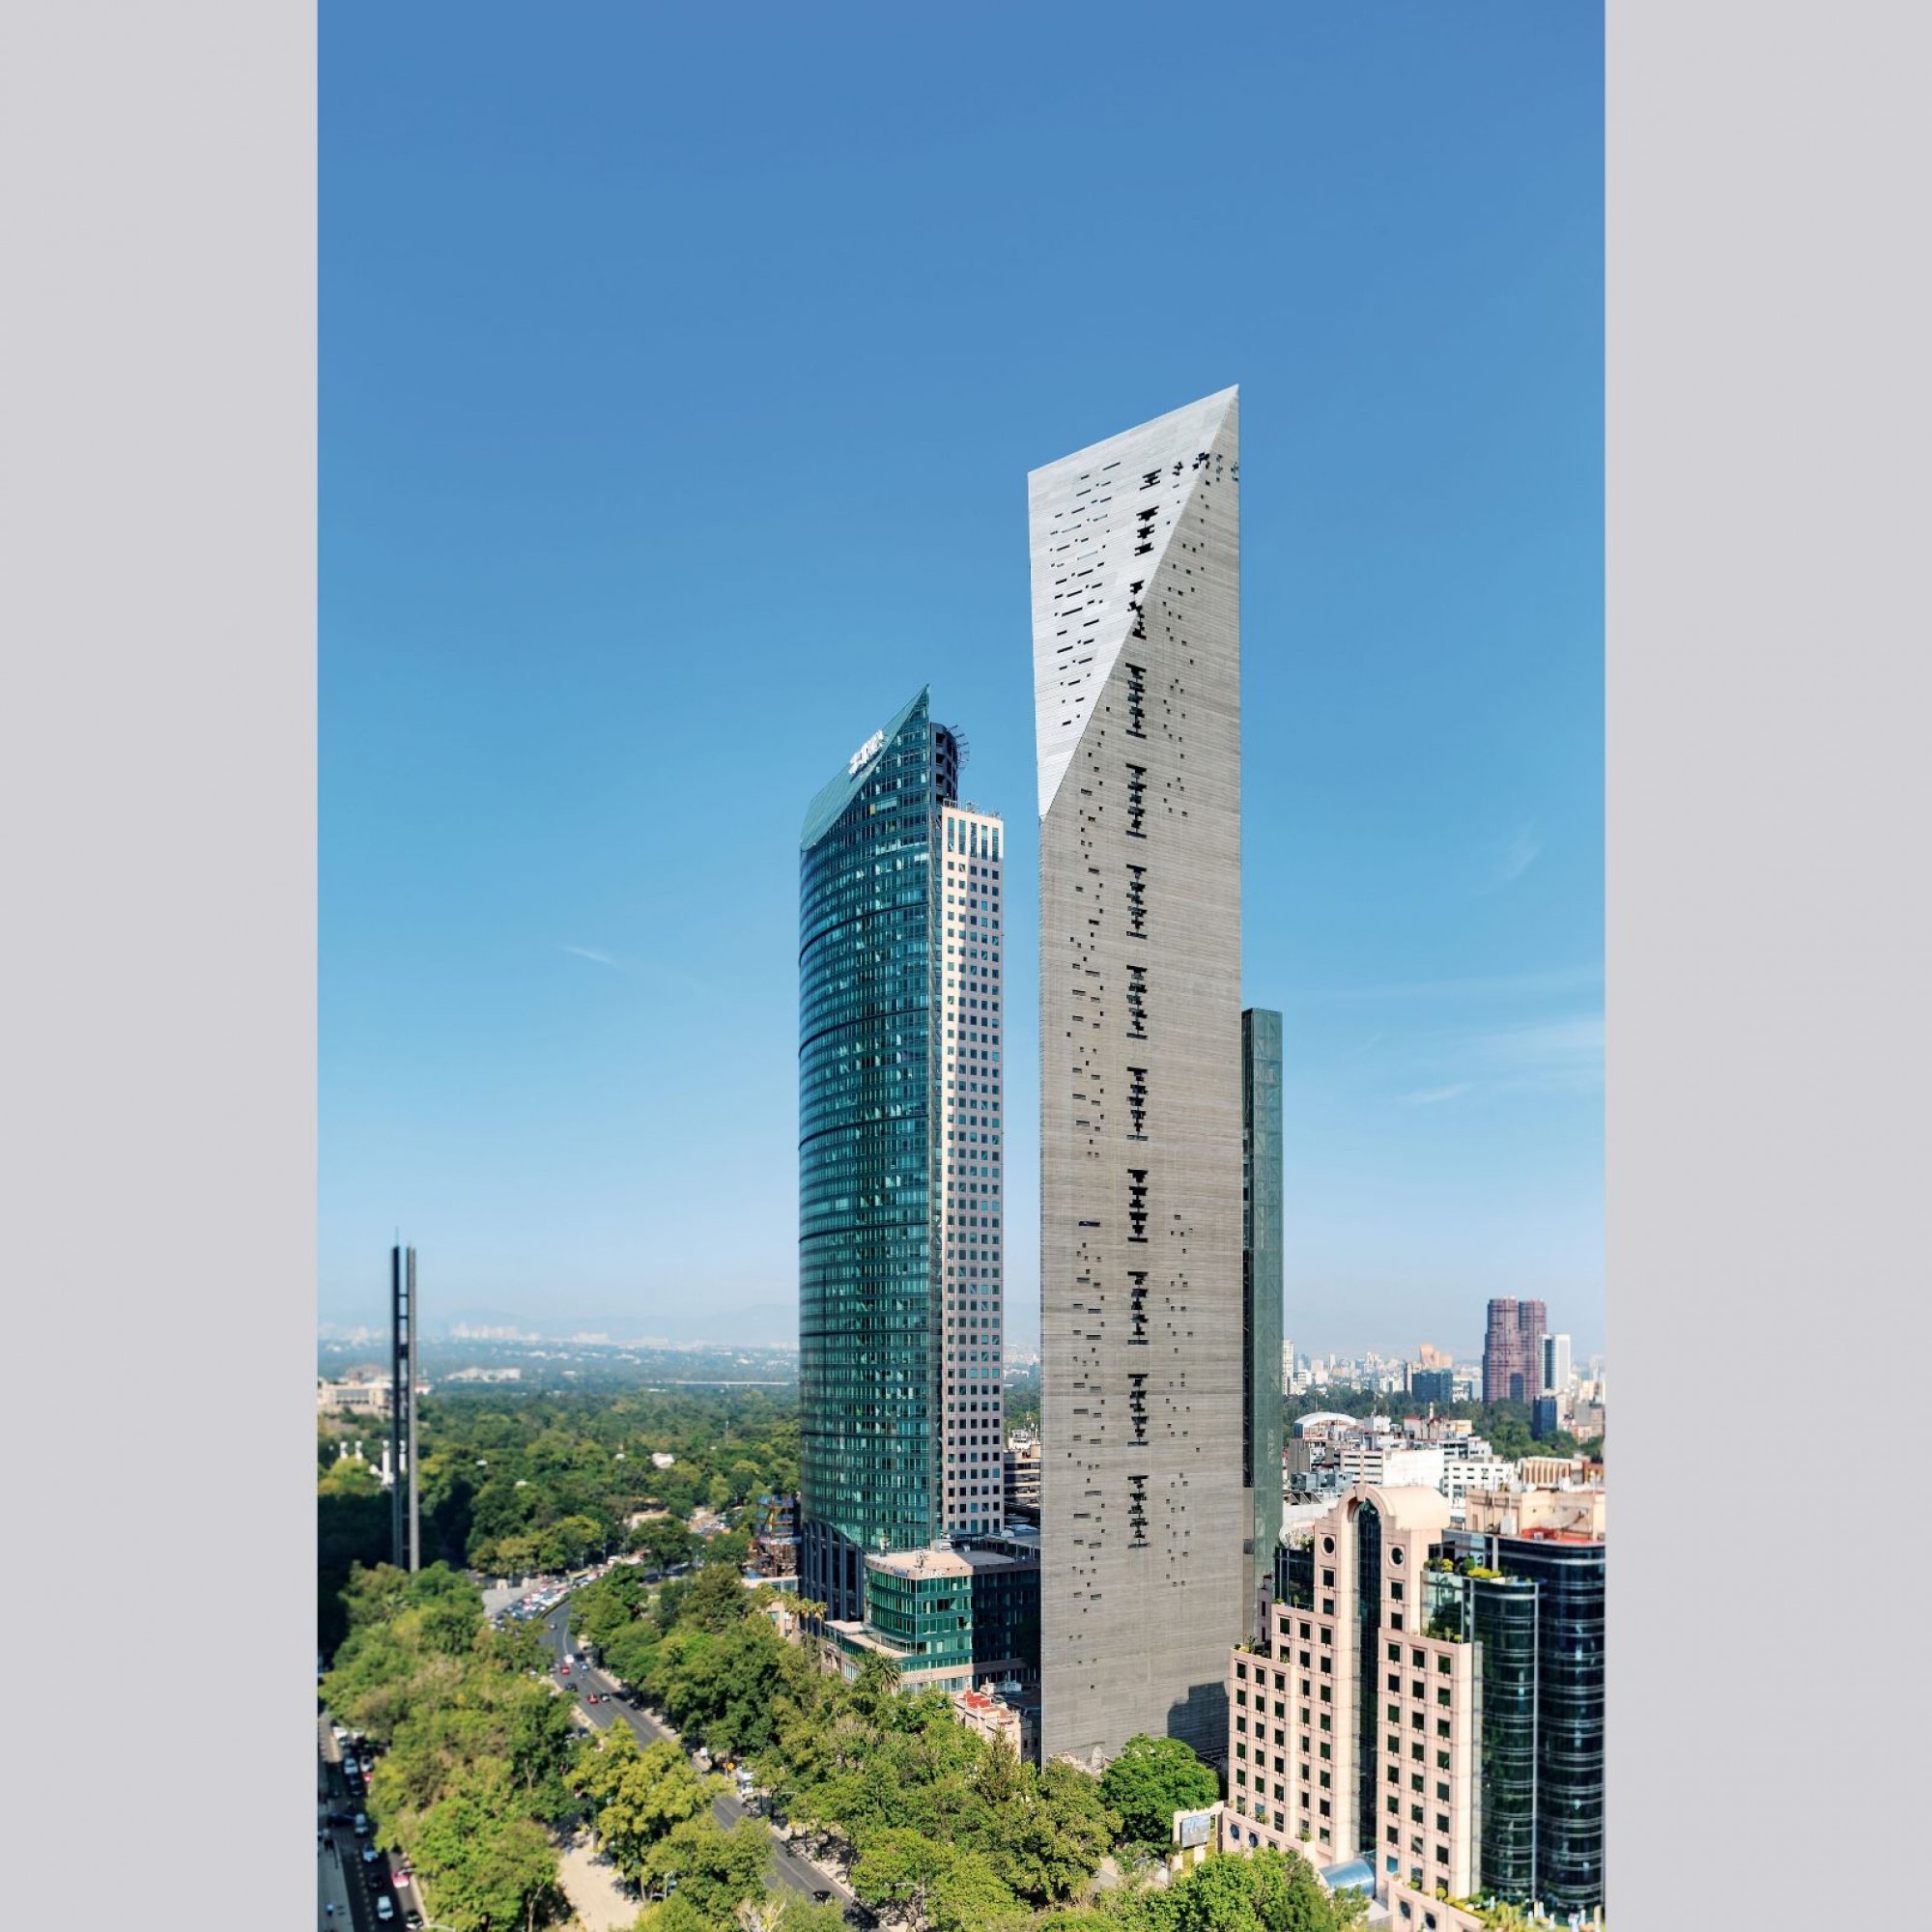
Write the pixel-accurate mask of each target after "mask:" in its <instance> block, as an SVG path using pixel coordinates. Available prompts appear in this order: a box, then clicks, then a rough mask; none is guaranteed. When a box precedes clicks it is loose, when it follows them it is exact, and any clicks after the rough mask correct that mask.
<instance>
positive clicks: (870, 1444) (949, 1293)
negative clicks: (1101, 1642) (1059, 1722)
mask: <svg viewBox="0 0 1932 1932" xmlns="http://www.w3.org/2000/svg"><path fill="white" fill-rule="evenodd" d="M960 754H961V753H960V743H959V739H958V737H957V735H956V734H955V733H954V732H953V731H952V729H950V728H949V727H948V726H946V725H935V724H934V723H933V722H932V718H931V713H930V709H929V705H928V699H927V694H926V693H925V692H923V691H922V692H921V693H920V694H919V696H916V697H915V698H914V699H913V700H912V701H911V702H910V703H909V704H907V705H906V706H905V707H904V708H903V709H902V710H901V711H900V712H899V713H898V715H897V716H896V717H895V718H894V719H893V720H892V721H891V723H890V724H888V725H885V726H884V728H883V729H881V730H879V731H876V732H874V733H873V734H872V735H871V736H870V737H869V738H867V740H866V742H865V743H864V744H863V745H862V746H861V747H860V748H859V749H858V751H857V752H855V753H853V754H852V756H851V757H850V758H849V759H847V760H846V762H845V764H844V765H843V767H842V768H841V769H840V771H839V772H838V775H837V776H836V777H835V778H834V779H833V780H832V781H831V782H830V783H828V784H827V785H826V786H825V787H824V788H823V789H822V790H821V791H820V792H819V794H818V796H817V797H816V798H814V799H813V800H812V802H811V805H810V810H808V811H807V813H806V819H805V829H804V833H803V835H802V837H801V839H800V858H799V1396H800V1447H799V1542H800V1548H799V1587H800V1590H801V1592H802V1593H803V1594H804V1595H805V1596H806V1597H807V1598H809V1599H810V1600H812V1601H814V1602H818V1603H822V1604H824V1605H826V1607H827V1614H828V1616H829V1617H830V1618H831V1619H833V1620H834V1621H856V1620H859V1619H862V1618H865V1617H866V1616H867V1568H866V1558H867V1556H868V1555H871V1556H879V1555H883V1554H887V1553H890V1552H895V1551H902V1550H921V1549H929V1548H931V1547H932V1546H933V1545H934V1544H935V1543H940V1542H943V1541H944V1540H945V1539H946V1538H947V1537H948V1536H949V1535H950V1534H954V1535H956V1534H970V1533H985V1532H989V1531H993V1530H997V1529H998V1528H999V1527H1000V1515H999V1511H1000V1503H999V1494H998V1492H999V1455H998V1450H999V1443H1000V1435H1001V1413H1000V1400H1001V1398H1000V1368H999V1363H1000V1351H1001V1346H1002V1337H1001V1333H1000V1313H1001V1307H1000V1303H1001V1254H1000V1239H999V1235H1000V1214H1001V1204H1000V1199H999V1196H1000V1187H999V1175H1000V1149H1001V1142H1002V1140H1003V1138H1004V1135H1003V1131H1002V1124H1003V1123H1002V1121H1001V1094H1000V1078H1001V1076H1000V1067H999V1060H1000V1053H999V1039H1000V1020H999V1008H1000V1005H1001V989H1000V984H999V978H1000V974H999V967H1000V933H1001V928H1002V926H1003V924H1004V916H1003V915H1004V909H1003V907H1002V906H1001V904H1000V880H999V876H998V874H999V869H1000V866H1001V864H1002V862H1003V857H1004V855H1003V854H1002V852H1001V850H1000V846H1001V828H1000V825H999V821H998V820H997V819H995V818H992V817H991V816H989V815H988V814H986V813H983V812H979V811H976V810H972V809H971V808H970V807H962V806H961V805H960V804H959V803H958V784H959V762H960ZM982 1470H985V1471H988V1472H989V1473H986V1474H982V1473H981V1472H982ZM968 1628H969V1631H970V1624H969V1626H968ZM968 1641H969V1643H970V1638H969V1639H968ZM968 1655H969V1657H970V1649H969V1651H968Z"/></svg>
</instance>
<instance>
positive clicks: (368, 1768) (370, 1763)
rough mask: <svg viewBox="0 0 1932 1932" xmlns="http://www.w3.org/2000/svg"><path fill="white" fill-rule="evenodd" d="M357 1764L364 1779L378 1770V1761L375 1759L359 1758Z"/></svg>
mask: <svg viewBox="0 0 1932 1932" xmlns="http://www.w3.org/2000/svg"><path fill="white" fill-rule="evenodd" d="M356 1764H357V1766H358V1768H359V1769H360V1771H361V1773H362V1776H364V1777H367V1776H369V1774H370V1773H371V1772H372V1771H374V1770H375V1769H376V1760H375V1759H374V1758H373V1757H364V1758H358V1759H357V1760H356Z"/></svg>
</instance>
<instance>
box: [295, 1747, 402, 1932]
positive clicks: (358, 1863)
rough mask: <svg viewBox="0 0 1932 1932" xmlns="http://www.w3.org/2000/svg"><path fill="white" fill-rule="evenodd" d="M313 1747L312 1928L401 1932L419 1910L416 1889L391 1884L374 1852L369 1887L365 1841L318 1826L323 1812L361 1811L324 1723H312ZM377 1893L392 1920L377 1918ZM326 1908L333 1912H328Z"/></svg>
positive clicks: (387, 1864) (387, 1863) (389, 1869)
mask: <svg viewBox="0 0 1932 1932" xmlns="http://www.w3.org/2000/svg"><path fill="white" fill-rule="evenodd" d="M316 1747H317V1773H318V1776H317V1781H316V1808H317V1818H318V1830H317V1835H318V1837H320V1838H321V1840H322V1845H321V1848H320V1849H319V1850H318V1851H317V1853H316V1906H315V1912H316V1924H317V1926H318V1927H319V1928H320V1932H342V1928H343V1927H346V1926H353V1927H354V1928H355V1932H403V1926H404V1922H405V1918H406V1916H407V1915H408V1914H409V1913H410V1912H412V1911H415V1912H420V1911H421V1910H422V1901H421V1900H420V1899H419V1898H418V1897H417V1896H416V1890H415V1887H414V1886H412V1885H411V1886H398V1885H397V1884H396V1882H395V1868H394V1864H393V1861H391V1859H390V1857H389V1854H388V1853H387V1852H378V1854H377V1856H376V1860H375V1872H376V1875H377V1877H378V1878H380V1881H381V1883H380V1885H377V1884H375V1883H372V1880H371V1877H370V1875H369V1861H367V1860H365V1859H364V1858H363V1856H362V1848H363V1846H364V1845H366V1844H368V1843H369V1842H370V1841H369V1840H368V1839H367V1838H358V1837H357V1836H356V1835H355V1832H354V1830H353V1829H352V1828H351V1827H350V1826H348V1825H326V1824H323V1823H322V1822H321V1820H322V1816H323V1814H325V1813H327V1812H331V1811H332V1812H337V1813H339V1814H340V1815H341V1816H343V1817H345V1818H354V1817H355V1814H356V1812H358V1811H360V1810H362V1809H363V1803H362V1797H361V1793H360V1791H359V1790H355V1789H352V1788H351V1786H350V1783H349V1780H348V1778H347V1777H346V1776H345V1775H344V1773H343V1769H342V1753H341V1752H340V1750H339V1749H338V1748H337V1747H336V1743H335V1737H334V1734H333V1732H332V1731H331V1730H330V1729H329V1720H328V1719H327V1717H319V1718H318V1719H316ZM378 1890H382V1891H384V1892H386V1893H387V1894H388V1897H389V1900H390V1902H391V1905H392V1906H393V1908H394V1912H395V1917H394V1918H390V1919H387V1920H384V1919H381V1918H377V1916H376V1905H375V1900H376V1895H377V1892H378ZM330 1907H333V1908H334V1910H333V1911H332V1912H331V1911H330V1909H329V1908H330Z"/></svg>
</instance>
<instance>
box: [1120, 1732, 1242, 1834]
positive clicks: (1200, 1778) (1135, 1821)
mask: <svg viewBox="0 0 1932 1932" xmlns="http://www.w3.org/2000/svg"><path fill="white" fill-rule="evenodd" d="M1220 1793H1221V1786H1220V1780H1219V1779H1218V1778H1216V1777H1215V1776H1214V1774H1213V1772H1212V1771H1211V1770H1210V1769H1209V1768H1208V1766H1207V1765H1205V1764H1203V1763H1202V1761H1201V1759H1200V1758H1199V1757H1198V1756H1197V1755H1196V1753H1195V1751H1194V1748H1193V1747H1192V1746H1190V1745H1187V1744H1184V1743H1182V1742H1181V1740H1180V1739H1179V1738H1154V1737H1149V1736H1147V1735H1146V1734H1145V1733H1143V1734H1142V1735H1141V1736H1139V1737H1132V1738H1129V1739H1128V1740H1127V1742H1126V1744H1125V1745H1124V1746H1123V1747H1122V1750H1121V1753H1120V1755H1119V1756H1118V1757H1117V1758H1115V1759H1114V1761H1113V1762H1112V1763H1111V1764H1110V1765H1108V1767H1107V1769H1106V1770H1105V1772H1104V1773H1102V1774H1101V1777H1100V1795H1101V1797H1102V1798H1103V1799H1104V1800H1105V1801H1106V1803H1107V1804H1108V1806H1109V1807H1110V1808H1111V1809H1112V1810H1114V1811H1115V1812H1117V1813H1118V1814H1119V1816H1120V1820H1121V1836H1122V1842H1123V1843H1126V1844H1133V1845H1151V1846H1161V1845H1166V1844H1168V1843H1170V1842H1171V1841H1172V1838H1173V1835H1174V1814H1175V1813H1176V1812H1177V1811H1187V1810H1193V1809H1196V1808H1198V1807H1200V1806H1202V1805H1207V1804H1213V1803H1214V1801H1215V1799H1216V1798H1218V1797H1219V1796H1220Z"/></svg>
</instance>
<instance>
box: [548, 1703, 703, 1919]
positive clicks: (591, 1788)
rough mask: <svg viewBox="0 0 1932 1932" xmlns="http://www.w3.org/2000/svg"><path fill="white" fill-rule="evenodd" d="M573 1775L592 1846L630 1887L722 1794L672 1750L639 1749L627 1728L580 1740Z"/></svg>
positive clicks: (619, 1726) (667, 1747) (666, 1746)
mask: <svg viewBox="0 0 1932 1932" xmlns="http://www.w3.org/2000/svg"><path fill="white" fill-rule="evenodd" d="M553 1701H554V1700H553ZM576 1769H577V1779H578V1788H579V1789H580V1790H581V1791H582V1793H583V1796H584V1797H585V1798H586V1799H587V1800H588V1801H589V1803H590V1805H591V1815H592V1828H593V1829H594V1830H595V1832H596V1833H597V1837H598V1842H599V1843H600V1844H601V1845H602V1846H603V1848H604V1850H605V1851H606V1852H608V1853H609V1854H610V1856H611V1863H612V1864H614V1865H615V1866H616V1867H617V1869H618V1870H619V1871H620V1872H621V1873H622V1874H623V1875H624V1876H625V1877H626V1878H627V1879H630V1880H632V1881H633V1882H638V1881H640V1880H641V1879H642V1877H643V1875H644V1869H645V1866H646V1864H647V1863H648V1861H649V1858H650V1854H651V1852H652V1850H653V1849H654V1848H655V1847H656V1846H657V1845H658V1844H659V1843H660V1842H661V1841H662V1840H663V1839H665V1838H666V1837H668V1835H669V1834H670V1833H671V1832H673V1831H674V1830H675V1829H676V1828H677V1827H678V1826H679V1825H682V1824H684V1823H685V1822H686V1821H687V1820H689V1819H692V1818H696V1817H698V1816H699V1815H701V1814H702V1813H703V1812H705V1811H708V1810H709V1809H710V1807H711V1801H712V1798H713V1796H714V1795H715V1794H716V1793H717V1792H718V1791H720V1790H722V1789H723V1788H724V1787H723V1781H722V1780H721V1779H718V1778H704V1777H700V1776H698V1774H697V1773H696V1771H694V1770H693V1769H692V1768H691V1764H690V1762H689V1761H688V1760H687V1759H686V1757H685V1755H684V1753H683V1752H682V1751H681V1750H679V1749H678V1747H676V1746H675V1745H672V1744H654V1745H650V1746H647V1747H643V1748H639V1744H638V1739H637V1733H636V1732H634V1731H633V1730H632V1729H631V1727H630V1725H628V1724H612V1725H611V1728H610V1729H609V1730H607V1731H600V1732H598V1733H597V1734H596V1735H595V1736H594V1737H592V1738H586V1739H585V1740H584V1741H583V1743H582V1745H581V1746H580V1747H579V1751H578V1759H577V1767H576Z"/></svg>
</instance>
